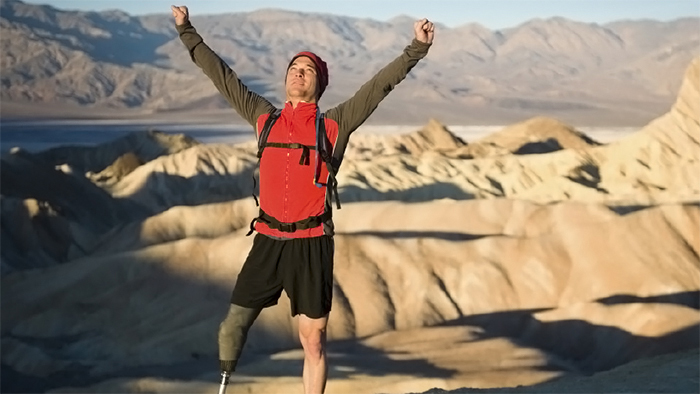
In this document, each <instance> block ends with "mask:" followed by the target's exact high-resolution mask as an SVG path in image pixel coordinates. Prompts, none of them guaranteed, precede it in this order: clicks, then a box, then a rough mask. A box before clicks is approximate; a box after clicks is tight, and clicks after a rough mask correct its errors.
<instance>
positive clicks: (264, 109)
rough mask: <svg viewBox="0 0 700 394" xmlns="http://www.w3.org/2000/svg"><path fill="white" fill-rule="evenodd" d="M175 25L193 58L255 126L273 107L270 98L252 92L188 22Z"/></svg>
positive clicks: (243, 116) (244, 117)
mask: <svg viewBox="0 0 700 394" xmlns="http://www.w3.org/2000/svg"><path fill="white" fill-rule="evenodd" d="M176 27H177V32H178V33H179V35H180V40H182V43H183V44H185V47H187V50H188V51H189V53H190V57H191V58H192V61H194V63H195V64H196V65H197V66H199V68H201V69H202V71H204V74H206V75H207V76H208V77H209V79H211V81H212V82H213V83H214V86H216V89H218V90H219V92H220V93H221V94H222V95H223V96H224V98H225V99H226V101H228V102H229V104H231V107H233V109H235V110H236V112H238V114H239V115H240V116H241V117H242V118H243V119H245V120H246V121H247V122H248V123H250V124H251V125H253V127H255V123H256V120H257V119H258V117H259V116H260V115H262V114H265V113H269V112H272V111H273V110H274V108H275V107H274V106H273V105H272V104H271V103H270V102H269V101H267V100H266V99H265V98H264V97H262V96H260V95H259V94H257V93H255V92H252V91H251V90H250V89H248V87H247V86H245V85H244V84H243V83H242V82H241V81H240V79H238V76H237V75H236V73H235V72H234V71H233V70H231V68H230V67H229V66H228V64H226V62H224V61H223V60H222V59H221V58H220V57H219V56H218V55H217V54H216V53H214V51H212V50H211V48H209V47H208V46H207V45H206V44H205V43H204V40H203V39H202V37H201V36H200V35H199V34H198V33H197V30H196V29H195V28H194V26H192V24H191V23H190V22H189V21H188V22H186V23H184V24H182V25H177V26H176Z"/></svg>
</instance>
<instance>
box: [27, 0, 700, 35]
mask: <svg viewBox="0 0 700 394" xmlns="http://www.w3.org/2000/svg"><path fill="white" fill-rule="evenodd" d="M24 1H25V2H26V3H35V4H49V5H52V6H54V7H56V8H60V9H67V10H82V11H104V10H109V9H120V10H122V11H125V12H127V13H128V14H131V15H145V14H157V13H169V12H170V4H172V2H173V1H174V0H118V1H106V0H24ZM179 1H182V0H179ZM178 5H187V6H188V8H189V9H190V15H204V14H220V13H230V12H248V11H254V10H256V9H261V8H280V9H285V10H293V11H301V12H316V13H328V14H335V15H345V16H352V17H358V18H370V19H375V20H379V21H386V20H388V19H391V18H393V17H395V16H399V15H408V16H411V17H414V18H416V19H418V18H423V17H426V18H428V19H430V20H432V21H434V22H438V23H441V24H444V25H447V26H448V27H456V26H460V25H464V24H467V23H474V22H476V23H479V24H481V25H483V26H485V27H488V28H490V29H494V30H496V29H504V28H508V27H514V26H517V25H518V24H520V23H522V22H525V21H527V20H530V19H533V18H549V17H553V16H562V17H565V18H568V19H572V20H576V21H580V22H587V23H598V24H603V23H607V22H610V21H615V20H621V19H635V20H636V19H655V20H660V21H668V20H672V19H676V18H680V17H687V16H695V17H698V16H700V0H420V1H418V0H296V1H289V0H285V1H281V0H247V1H242V0H189V1H186V2H185V3H180V4H178Z"/></svg>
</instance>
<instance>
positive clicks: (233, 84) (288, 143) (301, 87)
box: [172, 6, 435, 393]
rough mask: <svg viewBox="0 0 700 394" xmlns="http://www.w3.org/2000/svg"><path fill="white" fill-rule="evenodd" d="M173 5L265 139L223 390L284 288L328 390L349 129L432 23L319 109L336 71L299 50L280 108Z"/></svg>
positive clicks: (185, 31) (185, 36)
mask: <svg viewBox="0 0 700 394" xmlns="http://www.w3.org/2000/svg"><path fill="white" fill-rule="evenodd" d="M172 12H173V16H174V18H175V24H176V27H177V31H178V33H179V35H180V39H181V40H182V42H183V43H184V44H185V47H186V48H187V50H188V51H189V53H190V56H191V58H192V60H193V61H194V62H195V64H197V66H199V67H200V68H201V69H202V71H203V72H204V73H205V74H206V75H207V76H208V77H209V78H210V79H211V80H212V82H213V83H214V85H215V86H216V88H217V89H218V90H219V92H220V93H221V94H222V95H223V96H224V98H226V100H227V101H228V102H229V104H231V106H232V107H233V108H234V109H235V110H236V111H237V112H238V114H239V115H240V116H241V117H242V118H243V119H245V120H246V121H248V123H250V124H251V125H252V126H253V128H254V130H255V131H256V137H257V138H258V143H259V155H258V157H260V176H259V182H260V199H259V205H260V215H259V216H258V217H256V218H255V219H253V222H252V223H251V232H253V231H255V232H257V234H256V235H255V238H254V240H253V246H252V248H251V250H250V253H249V254H248V257H247V259H246V261H245V263H244V265H243V268H242V269H241V272H240V274H239V275H238V279H237V281H236V285H235V286H234V289H233V292H232V295H231V304H230V308H229V311H228V314H227V315H226V317H225V318H224V320H223V321H222V323H221V326H220V328H219V360H220V366H221V370H222V389H223V390H225V386H224V385H225V384H227V383H228V376H229V374H230V373H231V372H233V371H234V370H235V368H236V363H237V362H238V358H239V356H240V354H241V350H242V348H243V345H244V343H245V340H246V337H247V333H248V330H249V328H250V327H251V326H252V324H253V321H254V320H255V319H256V318H257V316H258V315H259V314H260V311H261V310H262V309H263V308H266V307H269V306H272V305H275V304H277V301H278V299H279V297H280V295H281V293H282V290H283V289H284V291H285V292H286V293H287V295H288V297H289V300H290V304H291V314H292V316H298V319H299V321H298V323H299V324H298V325H299V339H300V341H301V345H302V347H303V348H304V369H303V373H302V380H303V384H304V391H305V392H306V393H322V392H323V391H324V389H325V385H326V377H327V361H326V353H325V346H326V326H327V324H328V315H329V312H330V310H331V297H332V291H333V252H334V243H333V234H334V230H333V220H332V217H331V210H332V204H333V199H334V198H333V197H335V200H336V203H337V205H338V206H339V205H340V202H339V201H338V195H337V189H336V181H335V173H336V172H337V171H338V169H339V167H340V164H341V162H342V159H343V154H344V152H345V149H346V148H347V145H348V140H349V137H350V134H351V133H352V132H353V131H355V130H356V129H357V128H358V127H359V126H360V125H361V124H362V123H363V122H364V121H365V120H366V119H367V118H368V117H369V116H370V115H371V114H372V112H373V111H374V110H375V109H376V108H377V106H378V105H379V103H380V102H381V101H382V100H383V99H384V98H385V97H386V96H387V95H388V94H389V92H390V91H391V90H392V89H393V88H394V87H395V86H396V85H397V84H398V83H399V82H401V81H402V80H403V79H404V78H405V77H406V75H407V74H408V72H409V71H410V70H411V69H412V68H413V67H414V66H415V65H416V64H417V63H418V61H419V60H420V59H422V58H423V57H425V55H426V54H427V53H428V49H429V48H430V45H431V44H432V42H433V36H434V30H435V28H434V25H433V23H432V22H430V21H429V20H427V19H422V20H419V21H416V22H415V24H414V26H413V30H414V33H415V39H413V40H412V42H411V43H410V44H409V45H408V46H407V47H406V48H405V49H404V50H403V53H401V55H400V56H399V57H397V58H396V59H395V60H393V61H392V62H390V63H389V64H388V65H387V66H385V67H384V68H382V69H381V70H380V71H379V72H378V73H377V74H376V75H375V76H374V77H372V79H370V80H369V81H368V82H367V83H365V84H364V85H363V86H362V87H361V88H360V89H359V90H358V91H357V93H355V95H354V96H353V97H351V98H350V99H349V100H347V101H345V102H343V103H341V104H339V105H338V106H336V107H334V108H331V109H329V110H328V111H326V112H325V114H322V113H321V111H320V110H319V108H318V105H317V104H318V101H319V100H320V98H321V96H322V95H323V93H324V92H325V90H326V88H327V86H328V81H329V75H328V68H327V66H326V63H325V62H324V61H323V60H322V59H321V57H319V56H318V55H316V54H314V53H312V52H299V53H298V54H296V55H294V56H293V57H292V58H291V61H290V62H289V65H288V67H287V70H286V75H285V93H286V100H285V104H284V107H283V108H282V109H281V110H279V109H277V108H275V107H274V106H273V105H272V104H271V103H270V102H269V101H267V100H266V99H265V98H263V97H262V96H260V95H258V94H256V93H254V92H252V91H250V90H249V89H248V88H247V87H246V86H245V85H244V84H243V83H242V82H241V81H240V80H239V79H238V77H237V75H236V73H235V72H234V71H233V70H231V68H229V66H228V65H227V64H226V63H225V62H224V61H223V60H222V59H221V58H219V56H217V55H216V54H215V53H214V52H213V51H212V50H211V49H210V48H209V47H208V46H207V45H206V44H204V41H203V40H202V37H201V36H200V35H199V34H198V33H197V31H196V30H195V28H194V27H193V26H192V24H191V23H190V21H189V13H188V9H187V7H185V6H172ZM256 202H257V199H256ZM249 234H250V233H249Z"/></svg>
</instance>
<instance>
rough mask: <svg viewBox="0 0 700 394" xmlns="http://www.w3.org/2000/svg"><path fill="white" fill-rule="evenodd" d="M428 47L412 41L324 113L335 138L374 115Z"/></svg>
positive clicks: (341, 137)
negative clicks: (332, 125) (335, 130)
mask: <svg viewBox="0 0 700 394" xmlns="http://www.w3.org/2000/svg"><path fill="white" fill-rule="evenodd" d="M429 48H430V44H426V43H423V42H421V41H418V40H416V39H413V41H412V42H411V44H410V45H408V46H407V47H406V48H405V49H404V50H403V53H402V54H401V55H400V56H399V57H397V58H396V59H394V60H393V61H392V62H391V63H389V64H387V65H386V66H384V68H382V69H381V70H379V72H378V73H377V74H376V75H375V76H374V77H372V79H370V80H369V81H368V82H367V83H365V84H364V85H362V87H361V88H360V89H359V90H358V91H357V92H356V93H355V95H354V96H352V97H351V98H350V99H348V100H347V101H345V102H343V103H341V104H340V105H338V106H337V107H335V108H332V109H330V110H328V111H327V112H326V114H327V116H328V118H329V119H333V120H335V121H336V122H337V123H338V133H339V138H340V139H341V140H342V139H343V137H345V138H347V136H349V135H350V133H352V132H353V131H355V129H357V128H358V127H360V125H361V124H362V123H364V121H365V120H367V118H369V116H370V115H371V114H372V112H374V110H375V109H376V108H377V106H378V105H379V103H380V102H381V101H382V100H383V99H384V98H385V97H386V96H387V95H388V94H389V92H391V91H392V90H393V89H394V87H395V86H396V85H398V84H399V82H401V81H403V80H404V78H406V75H408V73H409V71H411V69H412V68H413V67H414V66H415V65H416V64H417V63H418V61H419V60H420V59H422V58H424V57H425V55H427V54H428V49H429Z"/></svg>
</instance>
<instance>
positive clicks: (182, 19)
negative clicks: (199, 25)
mask: <svg viewBox="0 0 700 394" xmlns="http://www.w3.org/2000/svg"><path fill="white" fill-rule="evenodd" d="M170 9H171V10H173V17H175V24H176V25H178V26H180V25H184V24H185V23H187V21H188V20H189V19H190V12H189V11H188V10H187V7H186V6H184V5H178V6H175V5H171V6H170Z"/></svg>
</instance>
